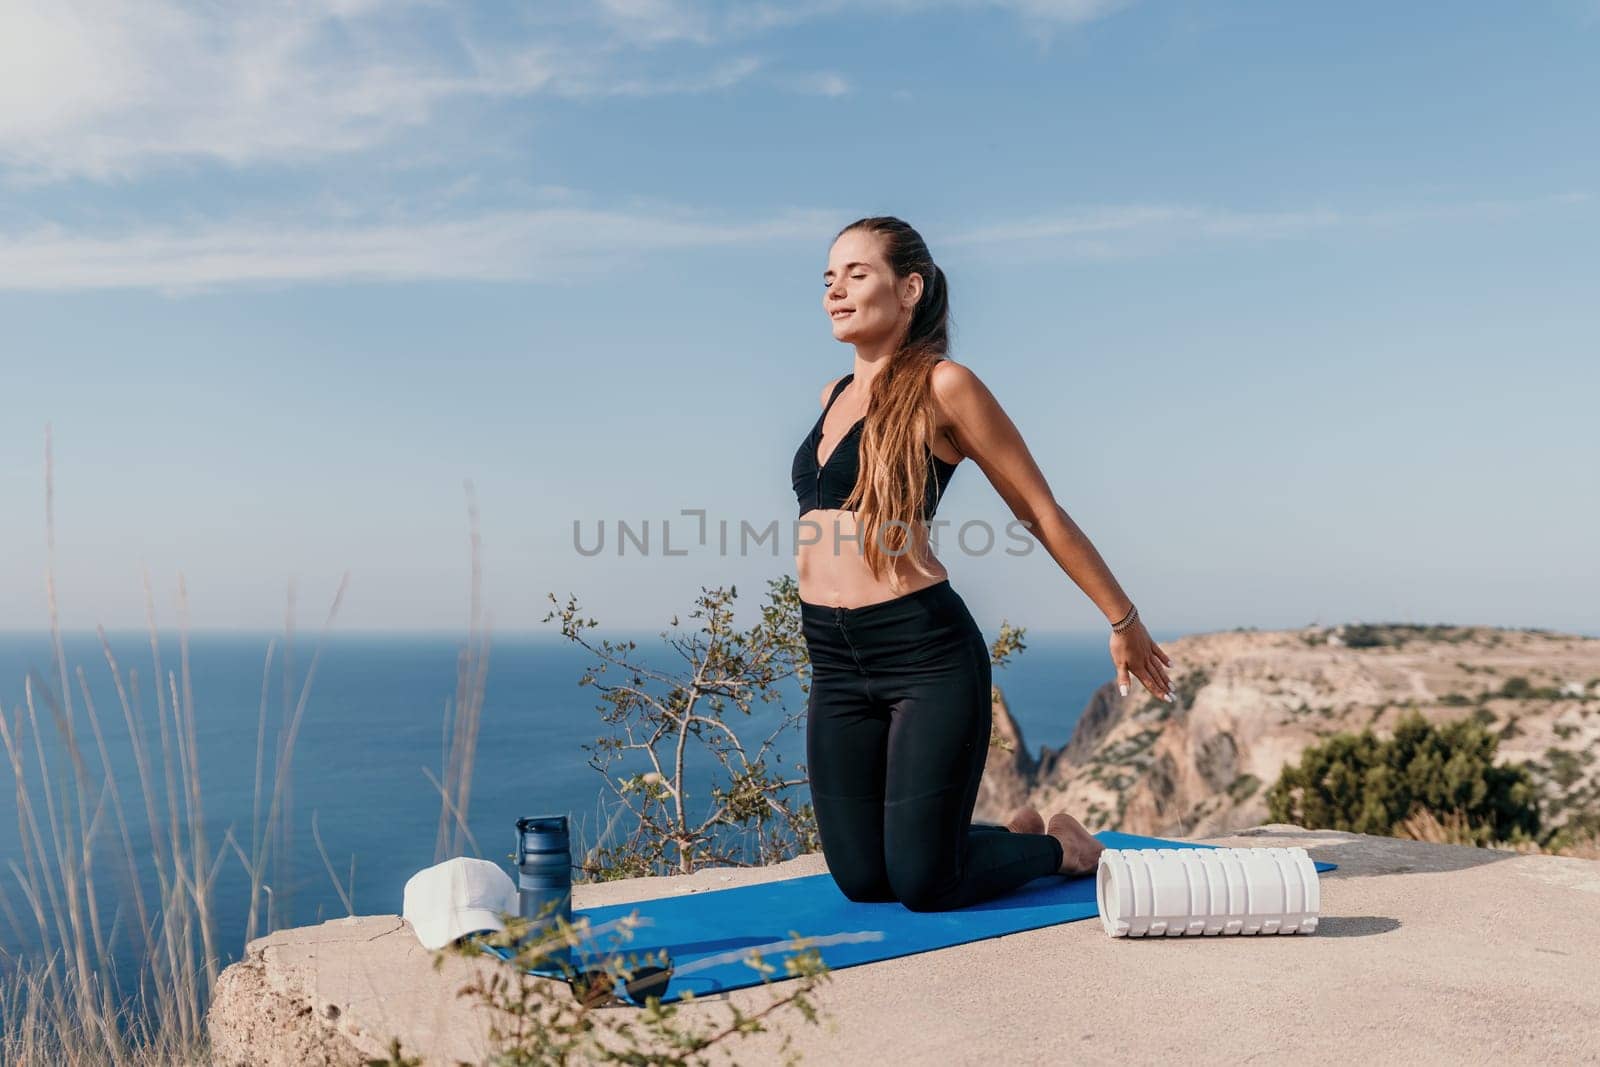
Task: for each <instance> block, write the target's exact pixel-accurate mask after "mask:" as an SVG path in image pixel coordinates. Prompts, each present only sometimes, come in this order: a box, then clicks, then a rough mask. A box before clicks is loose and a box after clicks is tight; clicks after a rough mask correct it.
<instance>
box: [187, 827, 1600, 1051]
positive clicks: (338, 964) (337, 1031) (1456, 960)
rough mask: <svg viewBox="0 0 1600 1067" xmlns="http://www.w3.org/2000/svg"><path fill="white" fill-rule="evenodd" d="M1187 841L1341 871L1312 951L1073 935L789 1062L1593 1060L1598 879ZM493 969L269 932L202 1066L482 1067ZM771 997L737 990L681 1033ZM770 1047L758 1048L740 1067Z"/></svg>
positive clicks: (1598, 986)
mask: <svg viewBox="0 0 1600 1067" xmlns="http://www.w3.org/2000/svg"><path fill="white" fill-rule="evenodd" d="M1206 840H1207V841H1208V842H1210V843H1213V844H1229V845H1238V846H1247V847H1248V846H1261V845H1267V844H1273V845H1289V844H1301V845H1304V846H1306V847H1307V848H1308V849H1310V850H1311V853H1312V855H1313V856H1314V857H1315V858H1316V859H1319V860H1328V861H1330V862H1333V863H1337V864H1339V867H1340V869H1339V870H1338V871H1336V872H1333V873H1331V874H1326V875H1323V897H1322V899H1323V909H1322V914H1323V920H1322V922H1321V924H1320V926H1319V929H1318V931H1317V933H1316V934H1314V935H1312V936H1309V937H1299V936H1297V937H1277V938H1208V939H1198V938H1179V939H1172V940H1158V941H1142V940H1140V941H1125V940H1120V939H1113V938H1108V937H1106V936H1105V934H1104V933H1103V932H1102V931H1101V929H1100V925H1099V923H1097V922H1094V921H1092V920H1091V921H1084V922H1074V923H1068V924H1066V925H1063V926H1055V927H1048V928H1045V929H1042V930H1031V931H1027V932H1023V933H1018V934H1010V935H1007V936H1005V937H1001V938H995V939H991V940H988V941H979V942H975V943H973V944H968V945H958V946H955V947H952V948H948V949H941V950H939V951H936V952H929V953H923V954H920V955H916V956H910V957H905V958H902V959H896V960H886V961H883V962H881V963H875V964H869V965H866V966H862V967H851V968H848V969H845V970H842V971H838V972H836V973H835V974H834V975H833V976H832V978H831V980H830V981H829V982H827V983H826V984H825V985H824V986H823V987H822V988H821V991H820V993H819V996H818V998H817V999H818V1002H819V1005H820V1007H821V1009H822V1011H823V1013H824V1015H825V1017H826V1020H827V1025H826V1026H825V1027H823V1028H807V1029H805V1030H804V1031H802V1032H801V1044H800V1048H801V1050H802V1052H803V1053H804V1057H805V1060H806V1061H807V1062H812V1063H861V1062H869V1061H872V1060H877V1061H879V1062H900V1063H918V1062H939V1063H973V1064H979V1063H982V1064H993V1063H995V1062H1005V1063H1024V1062H1042V1061H1045V1060H1055V1059H1060V1058H1062V1057H1063V1056H1065V1057H1070V1058H1072V1059H1074V1060H1077V1059H1088V1058H1092V1059H1096V1060H1104V1059H1110V1060H1113V1061H1117V1062H1123V1061H1141V1062H1142V1061H1152V1060H1158V1059H1159V1060H1167V1059H1169V1058H1171V1059H1176V1060H1180V1061H1182V1062H1190V1063H1193V1062H1215V1061H1221V1060H1230V1061H1237V1060H1242V1059H1246V1058H1250V1057H1258V1058H1270V1059H1293V1060H1295V1061H1299V1062H1310V1063H1336V1062H1337V1063H1347V1062H1350V1061H1351V1060H1361V1059H1366V1060H1373V1061H1378V1062H1395V1061H1399V1060H1411V1061H1413V1062H1419V1063H1429V1062H1439V1061H1446V1060H1447V1061H1454V1062H1460V1061H1488V1060H1494V1061H1496V1062H1498V1063H1505V1062H1527V1063H1534V1062H1539V1063H1549V1062H1567V1063H1570V1062H1575V1061H1588V1060H1595V1059H1600V1027H1597V1026H1596V1025H1595V1023H1594V1019H1595V1018H1596V1017H1597V1016H1600V981H1597V980H1596V977H1595V967H1594V961H1595V960H1596V959H1600V863H1596V862H1593V861H1589V860H1576V859H1565V858H1559V857H1552V856H1525V855H1518V854H1516V853H1510V852H1497V851H1491V850H1487V849H1476V848H1463V847H1459V846H1453V845H1430V844H1423V843H1420V842H1415V841H1401V840H1396V839H1392V838H1384V837H1367V836H1363V835H1358V834H1342V833H1331V832H1323V831H1315V832H1313V831H1305V830H1300V829H1298V828H1296V827H1289V826H1267V827H1259V828H1256V829H1253V830H1246V831H1242V832H1240V833H1238V834H1235V835H1232V836H1227V837H1215V838H1207V839H1206ZM825 869H826V868H825V867H824V866H823V864H822V861H821V857H819V856H807V857H803V858H801V859H798V860H793V861H791V862H789V863H784V864H779V865H776V866H773V867H767V868H759V869H737V870H732V869H715V870H705V871H700V872H697V873H696V874H693V875H689V876H686V877H681V878H657V879H636V880H631V881H622V882H609V883H604V884H600V885H584V886H579V887H577V889H576V891H575V896H576V903H577V905H578V906H579V907H591V906H595V905H599V904H609V903H619V902H624V901H629V900H642V899H648V898H652V897H657V896H665V895H669V894H675V893H685V892H701V891H705V890H707V889H716V888H725V887H728V886H732V885H743V884H748V883H752V882H760V881H766V880H769V879H774V878H784V877H791V876H794V875H799V874H813V873H817V872H819V871H823V870H825ZM495 966H498V965H497V964H496V963H494V962H493V961H490V960H484V961H481V962H480V961H472V960H466V959H458V958H454V957H449V958H446V960H445V963H444V965H443V966H442V967H441V968H439V969H438V970H435V968H434V966H433V956H432V954H431V953H429V952H428V951H427V950H425V949H423V948H422V947H421V946H420V945H418V944H417V941H416V938H415V937H414V936H413V935H412V933H411V931H410V929H409V928H408V927H407V926H406V924H405V923H404V922H403V921H402V920H401V919H400V918H399V917H398V916H393V915H384V916H362V917H357V918H354V919H340V920H334V921H331V922H326V923H323V924H322V925H320V926H315V927H303V928H299V929H293V930H282V931H278V932H277V933H274V934H272V935H270V936H268V937H265V938H261V939H259V940H257V941H254V942H252V943H251V945H250V946H249V949H248V952H247V955H246V958H245V959H244V960H242V961H241V962H239V963H236V964H234V965H233V966H231V967H229V968H228V969H227V970H226V971H224V972H223V976H222V980H221V982H220V984H219V987H218V990H217V995H216V998H215V1001H214V1004H213V1006H212V1009H211V1013H210V1016H209V1018H208V1024H209V1027H210V1032H211V1036H212V1041H213V1045H214V1055H215V1062H217V1063H219V1064H230V1065H231V1064H261V1065H279V1064H282V1065H289V1064H294V1065H300V1064H316V1065H341V1067H342V1065H346V1064H349V1065H352V1067H354V1065H358V1064H360V1063H362V1061H363V1060H364V1059H365V1058H367V1057H371V1056H381V1055H383V1054H385V1053H386V1052H387V1050H388V1044H389V1039H390V1038H391V1037H392V1036H398V1037H400V1038H401V1040H402V1041H403V1042H404V1044H405V1048H406V1049H407V1051H408V1052H410V1053H411V1054H412V1055H418V1054H420V1055H422V1056H423V1057H424V1058H425V1060H426V1061H427V1062H428V1063H430V1064H431V1063H440V1064H444V1063H451V1064H453V1063H456V1062H462V1061H464V1062H469V1063H471V1062H478V1061H479V1060H481V1059H482V1058H483V1056H484V1055H485V1047H486V1041H485V1028H486V1022H487V1019H486V1016H485V1014H484V1011H483V1009H481V1008H479V1007H477V1006H475V1005H474V1004H473V1003H472V1002H470V1001H469V1000H467V999H464V998H460V997H458V996H456V990H457V989H459V988H460V987H461V986H462V985H463V984H464V982H465V981H466V979H467V977H468V976H469V975H470V974H471V972H472V970H473V969H475V968H492V967H495ZM769 996H770V993H769V991H766V990H762V989H748V990H738V991H735V992H734V993H731V994H728V995H727V997H726V998H723V997H717V998H706V999H705V1000H704V1001H702V1002H701V1003H699V1004H696V1005H693V1006H691V1007H690V1008H689V1009H687V1010H689V1011H699V1012H704V1011H716V1010H718V1009H717V1007H716V1005H717V1003H718V1001H720V1000H723V999H731V1000H733V1001H735V1002H736V1003H739V1004H741V1005H745V1006H758V1005H760V1004H763V1003H765V1002H766V1000H767V998H768V997H769ZM616 1010H619V1011H627V1010H631V1009H616ZM776 1047H777V1039H776V1038H775V1037H774V1036H773V1035H758V1036H756V1037H754V1038H748V1039H746V1040H745V1041H743V1042H742V1043H740V1044H739V1045H738V1052H737V1058H738V1060H739V1061H740V1062H751V1063H756V1062H763V1061H764V1060H766V1059H767V1058H769V1055H770V1054H771V1053H772V1052H773V1051H774V1050H775V1049H776Z"/></svg>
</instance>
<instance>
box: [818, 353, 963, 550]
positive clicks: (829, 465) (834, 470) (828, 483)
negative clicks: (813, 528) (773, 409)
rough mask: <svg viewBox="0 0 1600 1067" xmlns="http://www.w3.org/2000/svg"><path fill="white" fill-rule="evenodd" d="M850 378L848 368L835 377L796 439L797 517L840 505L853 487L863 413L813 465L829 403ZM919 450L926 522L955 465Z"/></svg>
mask: <svg viewBox="0 0 1600 1067" xmlns="http://www.w3.org/2000/svg"><path fill="white" fill-rule="evenodd" d="M854 377H855V372H854V371H852V372H850V373H849V374H846V375H845V376H844V377H843V378H840V379H839V384H838V385H835V386H834V387H833V395H832V396H830V397H828V403H827V406H826V407H824V408H823V409H822V414H821V415H819V416H817V424H816V425H815V426H813V427H812V428H811V432H810V433H809V434H807V435H806V439H805V440H804V441H801V442H800V448H799V450H797V451H796V452H795V454H794V464H793V467H792V469H791V473H792V475H793V478H794V495H795V499H796V500H798V501H799V503H800V514H801V516H804V515H805V513H806V512H808V511H811V510H813V509H815V508H842V507H843V506H844V502H845V500H846V499H848V498H849V496H850V490H851V489H854V488H855V484H856V477H857V476H858V474H859V472H860V469H861V453H860V443H859V442H860V437H861V434H860V430H861V427H862V426H863V425H864V424H865V423H866V421H867V419H866V416H865V415H863V416H862V417H861V418H859V419H857V420H856V422H855V425H854V426H851V427H850V428H849V429H848V430H846V431H845V432H844V436H843V437H841V438H840V439H839V443H838V444H836V445H834V446H833V451H832V452H830V453H828V461H827V462H826V463H824V464H823V465H822V467H821V468H820V469H819V468H818V467H817V445H818V444H819V443H821V440H822V423H823V421H824V420H826V419H827V417H828V409H829V408H831V407H833V402H834V401H835V400H837V399H839V394H840V393H842V392H843V391H844V387H845V386H847V385H849V384H850V379H852V378H854ZM923 450H924V451H925V452H926V453H927V455H928V459H929V460H930V461H931V462H930V463H929V465H928V480H927V482H926V489H925V491H924V493H923V501H922V510H923V515H922V517H923V521H924V522H926V521H927V520H929V519H931V518H933V514H934V512H935V511H936V510H938V507H939V499H940V498H941V497H943V496H944V491H945V487H946V486H948V485H949V484H950V476H951V475H953V474H955V472H956V465H955V464H954V463H950V462H947V461H945V460H942V459H940V458H939V457H938V456H936V455H934V454H933V450H932V449H931V448H927V447H926V446H924V449H923Z"/></svg>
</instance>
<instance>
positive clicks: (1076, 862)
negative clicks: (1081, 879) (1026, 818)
mask: <svg viewBox="0 0 1600 1067" xmlns="http://www.w3.org/2000/svg"><path fill="white" fill-rule="evenodd" d="M1045 832H1046V833H1048V834H1049V835H1050V836H1051V837H1053V838H1055V839H1056V840H1057V841H1059V842H1061V871H1060V873H1062V874H1065V875H1070V876H1073V877H1076V876H1078V875H1083V874H1093V873H1094V871H1095V869H1096V868H1097V867H1099V866H1100V853H1102V852H1104V851H1105V850H1106V846H1104V845H1102V844H1101V843H1100V842H1098V841H1096V840H1095V839H1094V836H1093V835H1091V834H1090V833H1089V831H1087V830H1085V829H1084V828H1083V824H1082V823H1080V822H1079V821H1078V820H1077V819H1074V818H1073V817H1072V816H1070V815H1068V814H1067V813H1066V812H1064V811H1058V812H1056V813H1055V814H1054V815H1052V816H1050V825H1049V826H1048V827H1047V828H1046V830H1045Z"/></svg>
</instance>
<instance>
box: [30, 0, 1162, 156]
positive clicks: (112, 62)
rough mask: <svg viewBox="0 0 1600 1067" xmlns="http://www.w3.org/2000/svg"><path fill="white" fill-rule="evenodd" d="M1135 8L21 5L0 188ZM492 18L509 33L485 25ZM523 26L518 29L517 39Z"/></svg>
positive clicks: (326, 0) (690, 82)
mask: <svg viewBox="0 0 1600 1067" xmlns="http://www.w3.org/2000/svg"><path fill="white" fill-rule="evenodd" d="M1128 2H1130V0H812V2H810V3H805V4H791V3H784V4H778V3H770V2H753V0H598V2H595V3H591V4H577V5H568V6H555V5H529V6H522V5H506V6H505V7H503V8H487V7H475V6H472V5H460V4H456V3H453V2H449V0H291V2H287V3H274V4H260V3H256V2H254V0H211V2H209V3H207V4H204V5H198V4H189V3H184V2H182V0H5V2H4V3H3V4H0V180H4V181H7V182H9V183H11V184H13V185H17V186H26V185H41V184H47V183H51V182H57V181H62V180H66V179H70V178H89V179H91V180H95V181H101V182H109V181H130V180H133V179H135V178H137V177H139V176H140V175H142V174H144V173H146V172H148V171H150V170H153V169H156V168H161V167H171V166H181V165H184V164H190V163H195V162H222V163H225V164H228V165H231V166H235V167H245V166H250V165H260V164H268V165H278V164H290V165H295V164H303V163H307V162H313V161H317V160H320V159H324V158H327V157H331V156H338V155H341V154H347V153H352V152H359V151H362V150H366V149H370V148H373V147H376V146H379V145H382V144H385V143H386V142H390V141H391V140H393V139H394V138H395V137H397V135H399V134H401V133H403V132H405V131H406V130H421V129H426V128H427V127H429V125H430V124H434V123H438V122H440V121H444V119H445V115H444V112H445V109H447V108H449V107H450V106H452V105H454V104H457V103H459V102H462V101H472V100H482V99H486V98H496V97H523V96H535V95H549V96H560V97H600V96H617V95H629V96H647V95H658V94H663V93H699V92H715V91H719V90H723V89H726V88H728V87H730V86H733V85H737V84H739V83H741V82H743V81H745V80H746V79H749V78H751V77H752V76H753V75H755V74H756V73H757V72H758V71H759V70H761V69H762V67H763V63H762V61H761V60H759V59H757V58H754V57H750V56H741V55H728V54H694V53H689V54H686V55H682V56H679V55H676V54H675V55H674V56H673V57H672V59H673V61H672V62H671V63H670V64H668V63H665V62H663V63H661V64H660V66H661V67H663V68H664V69H668V70H671V71H673V72H678V71H685V70H686V71H690V72H691V73H688V74H680V73H673V74H671V75H666V76H663V75H657V74H651V73H649V72H648V71H645V70H643V69H642V68H643V63H642V58H644V57H642V55H641V53H643V52H649V51H650V50H654V49H659V48H661V47H663V46H666V45H670V44H682V45H688V46H696V47H698V48H700V49H702V50H708V49H712V48H714V47H717V46H725V45H728V44H730V43H731V42H736V41H738V40H740V39H743V38H748V37H751V36H754V35H758V34H763V33H771V32H773V31H776V30H781V29H783V28H785V27H788V26H792V25H795V24H797V23H800V22H803V21H808V20H814V19H825V18H840V17H845V16H849V17H851V18H858V17H860V16H861V15H862V14H874V13H876V14H879V15H884V16H914V15H916V14H919V13H922V12H925V11H929V10H934V9H939V8H948V9H956V10H960V9H965V10H973V11H980V10H985V9H988V10H994V9H1002V10H1007V11H1010V12H1012V13H1014V14H1016V15H1017V16H1019V17H1021V18H1023V19H1026V20H1030V21H1031V22H1032V23H1035V24H1037V23H1039V22H1041V21H1042V22H1045V23H1051V24H1057V23H1059V24H1073V23H1079V22H1084V21H1087V20H1090V19H1093V18H1099V17H1103V16H1105V15H1107V14H1110V13H1111V12H1113V11H1115V10H1117V9H1119V8H1120V7H1123V6H1125V4H1126V3H1128ZM484 12H492V13H493V14H495V15H496V16H497V17H499V18H500V19H501V20H502V21H501V23H500V24H499V25H496V26H495V27H493V28H492V29H490V28H486V27H485V26H483V25H479V24H477V23H475V22H474V18H475V17H477V16H479V15H482V14H483V13H484ZM506 19H509V20H510V23H509V25H508V24H507V23H506V22H505V20H506ZM774 80H775V81H776V82H777V83H778V84H780V85H786V86H787V87H789V88H791V89H794V90H796V91H800V92H806V93H819V92H820V93H823V94H825V95H838V94H840V93H842V92H845V91H848V88H849V82H848V80H847V79H846V76H845V75H843V74H839V73H834V72H828V73H825V74H817V75H805V74H801V75H798V76H787V77H785V76H783V75H781V74H780V75H775V76H774Z"/></svg>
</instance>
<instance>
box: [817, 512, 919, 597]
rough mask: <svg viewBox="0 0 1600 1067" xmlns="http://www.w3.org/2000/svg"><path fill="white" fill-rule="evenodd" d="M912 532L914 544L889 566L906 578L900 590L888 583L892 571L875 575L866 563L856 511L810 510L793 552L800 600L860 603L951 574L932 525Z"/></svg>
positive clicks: (913, 589)
mask: <svg viewBox="0 0 1600 1067" xmlns="http://www.w3.org/2000/svg"><path fill="white" fill-rule="evenodd" d="M808 524H809V525H808ZM911 533H912V541H913V545H912V547H911V549H909V550H907V551H906V552H904V553H903V554H901V555H899V556H890V557H889V566H890V568H891V569H892V570H893V571H894V572H895V573H896V574H897V575H898V576H899V579H900V582H901V585H900V587H899V588H898V589H896V588H893V587H891V586H890V585H889V575H888V574H887V573H886V574H885V575H884V576H883V578H882V580H879V579H875V578H874V577H873V576H872V571H871V569H869V568H868V567H867V559H866V556H865V555H864V554H863V552H862V545H861V541H860V535H859V534H858V532H857V527H856V513H855V512H853V511H845V510H843V509H840V508H813V509H812V510H810V511H808V512H806V513H805V514H804V515H803V516H801V517H800V519H799V536H798V537H797V538H796V542H797V544H798V547H797V548H796V550H795V556H794V570H795V578H796V581H797V582H798V583H799V586H800V599H801V600H803V601H805V602H806V603H808V604H823V605H826V606H827V607H842V608H859V607H865V606H866V605H868V604H877V603H879V602H881V601H885V600H893V599H894V598H895V597H902V596H906V595H908V594H911V593H914V592H916V591H917V590H918V589H926V588H927V587H928V586H930V585H936V584H938V583H939V582H941V581H943V580H944V579H946V578H948V577H949V576H950V575H949V572H948V571H946V570H945V568H944V564H942V563H940V562H939V560H938V559H937V558H935V557H934V555H933V552H932V549H931V547H930V546H929V544H928V531H927V529H926V528H925V527H921V526H917V525H915V524H913V525H912V527H911ZM806 542H811V543H809V544H808V543H806ZM913 553H916V554H919V555H920V557H921V558H922V559H923V560H924V561H925V562H926V564H927V566H928V569H929V570H930V571H932V572H933V575H932V577H929V576H928V575H925V574H921V573H919V572H918V571H917V569H916V568H915V567H913V566H912V565H911V557H912V555H913Z"/></svg>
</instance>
